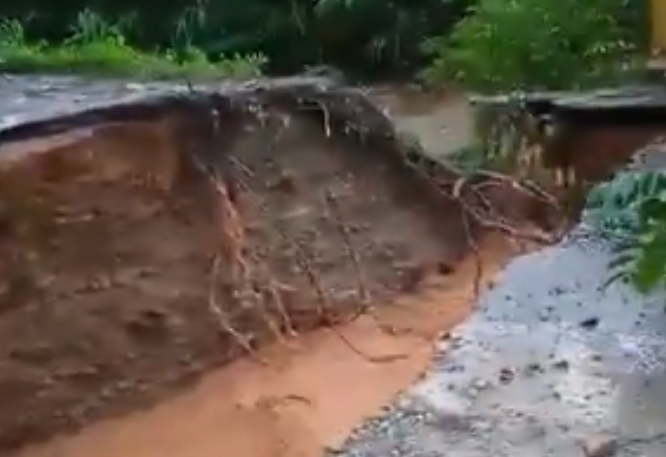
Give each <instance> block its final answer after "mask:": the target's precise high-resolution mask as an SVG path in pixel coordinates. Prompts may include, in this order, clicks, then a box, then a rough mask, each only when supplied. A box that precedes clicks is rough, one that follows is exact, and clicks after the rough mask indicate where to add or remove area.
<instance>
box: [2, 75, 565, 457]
mask: <svg viewBox="0 0 666 457" xmlns="http://www.w3.org/2000/svg"><path fill="white" fill-rule="evenodd" d="M273 84H274V83H272V82H271V83H270V85H269V86H266V87H262V88H260V89H256V88H255V87H252V88H249V89H247V88H241V89H237V88H231V89H229V88H227V89H225V91H226V92H224V94H225V95H224V97H223V98H222V100H221V101H220V99H219V98H215V97H214V98H213V100H214V101H215V103H219V104H218V105H216V106H217V108H216V109H217V110H218V111H216V112H217V113H218V114H216V116H219V117H221V118H222V119H223V122H221V123H220V124H216V125H219V126H221V127H220V128H221V129H222V130H223V132H224V134H225V135H227V138H233V139H234V141H233V142H231V143H229V144H227V145H226V146H225V148H226V149H225V150H229V151H231V152H230V153H228V154H227V153H226V152H225V153H224V154H221V153H219V152H215V154H213V155H212V156H211V155H208V156H206V155H201V156H196V155H195V156H194V158H192V157H190V156H188V155H186V153H184V152H183V151H184V150H186V149H187V150H189V149H190V148H194V147H200V146H202V144H203V146H202V147H204V148H210V146H211V144H213V143H211V142H210V141H208V140H209V137H208V136H206V135H210V132H209V131H208V130H206V129H205V128H203V127H205V121H206V119H205V118H200V117H197V116H199V115H200V111H199V110H198V107H199V104H198V103H199V102H197V101H195V102H190V101H186V102H184V103H181V101H178V100H177V101H175V102H174V101H173V99H171V98H160V99H157V101H156V102H155V101H151V102H150V103H145V104H143V105H141V106H142V107H141V108H140V109H137V108H136V106H134V105H132V106H130V107H129V108H126V107H123V108H120V109H118V110H116V111H114V114H113V115H111V114H109V113H107V112H106V111H104V109H102V111H100V112H95V113H94V115H93V116H92V117H91V116H90V115H85V116H83V117H77V116H78V115H77V114H76V113H80V112H87V111H89V110H90V108H95V107H104V106H107V105H109V104H113V103H116V102H118V100H119V99H122V100H124V101H127V100H130V101H132V100H141V99H144V98H146V97H147V96H153V95H155V96H157V97H159V96H161V94H163V93H164V92H165V91H169V90H172V88H170V87H167V86H163V85H159V84H154V85H139V84H127V83H121V82H95V83H92V82H84V81H81V80H78V79H75V78H69V79H61V78H8V79H6V80H3V81H2V82H0V94H1V95H2V96H3V99H4V100H6V103H5V104H3V106H2V108H0V109H1V110H2V111H0V124H1V125H2V127H3V128H5V130H4V131H3V132H0V137H2V138H3V139H5V140H6V141H5V142H4V143H3V144H0V194H2V196H3V197H2V201H0V222H2V224H0V229H1V231H0V249H1V250H2V257H0V259H2V260H0V272H2V275H3V276H2V277H3V278H5V280H4V282H3V284H2V288H0V294H1V295H0V404H2V405H3V406H2V408H1V409H0V449H2V455H11V456H13V457H19V456H21V457H31V456H33V457H38V456H43V457H47V456H54V457H55V456H59V457H78V456H81V457H83V456H90V455H95V456H97V457H106V456H109V457H111V456H114V457H115V456H117V455H131V456H133V457H149V456H155V457H157V456H160V457H164V456H170V455H173V456H179V457H195V456H196V457H205V456H218V455H220V453H223V454H224V455H227V454H228V455H239V456H253V457H274V456H275V457H277V456H285V457H297V456H303V457H308V456H318V455H321V454H322V452H324V450H325V449H327V448H335V447H337V446H340V445H341V444H342V443H343V442H344V440H345V439H346V437H347V436H348V435H349V433H350V432H351V431H352V430H353V428H354V427H355V426H356V425H357V424H358V423H359V422H360V421H361V420H362V419H364V418H366V417H368V416H370V415H374V414H376V413H377V412H378V411H379V410H380V409H381V408H382V407H383V406H385V405H387V404H388V403H389V402H390V401H391V400H392V398H394V397H395V395H396V394H398V393H399V392H400V391H402V390H404V389H406V388H407V387H409V386H410V385H411V384H412V383H414V382H415V381H416V380H417V378H418V377H419V376H420V375H421V374H422V373H423V372H424V371H425V370H426V369H427V367H428V366H429V364H430V361H431V358H432V355H433V351H434V343H435V341H436V340H437V338H438V337H439V336H441V335H443V334H447V332H449V330H450V329H451V328H452V327H453V326H455V325H456V324H457V323H459V322H460V321H462V320H463V319H464V318H465V317H466V316H467V315H468V314H469V312H470V311H471V306H472V304H473V302H474V297H475V295H476V292H477V290H476V289H477V288H478V287H482V286H483V284H485V283H486V282H487V281H489V280H490V278H492V276H493V275H494V273H495V272H497V271H499V269H501V268H502V266H503V265H504V263H505V262H506V261H508V259H509V258H511V257H512V256H515V255H516V254H517V249H518V248H517V247H516V244H515V243H508V242H507V241H506V240H503V239H501V238H499V237H493V236H489V235H486V234H484V231H483V230H482V229H481V227H480V226H477V225H475V223H474V222H469V221H467V222H461V221H465V220H466V219H461V214H462V213H461V211H463V208H462V207H461V206H460V204H459V203H458V201H457V200H451V199H449V198H448V197H446V194H447V192H449V191H451V189H452V188H455V192H457V193H458V194H460V193H461V192H464V189H463V190H461V185H462V184H465V183H464V182H463V183H462V184H461V182H460V181H459V180H458V177H456V176H455V175H452V174H451V173H450V172H449V171H448V170H447V169H446V168H440V167H441V166H440V165H438V164H437V163H436V162H433V161H432V160H430V159H425V158H424V159H419V158H418V157H417V161H420V162H419V163H418V165H417V166H415V165H413V164H412V165H409V166H406V165H405V164H404V163H403V162H402V156H401V158H400V161H397V160H394V158H392V157H393V155H392V154H393V152H392V151H397V152H399V153H401V154H402V153H403V152H404V151H403V149H402V148H403V146H402V145H401V143H400V142H399V141H396V140H394V139H393V138H392V137H391V135H388V136H386V135H385V134H384V133H382V132H383V131H382V129H386V128H387V127H386V126H387V125H390V124H387V123H386V120H385V118H383V115H381V114H379V111H376V109H375V108H374V107H373V106H371V105H368V104H367V103H366V101H365V100H366V99H365V98H363V97H360V96H357V95H354V94H351V95H350V94H349V93H347V92H345V91H343V90H338V89H336V88H332V89H331V88H324V89H321V88H320V87H319V83H317V84H315V85H312V84H310V83H307V84H303V83H302V82H300V81H298V82H296V83H294V82H293V81H287V82H285V83H279V84H278V85H277V88H275V87H276V86H273ZM296 86H297V87H296ZM294 87H296V88H294ZM294 93H296V94H297V95H293V94H294ZM303 93H305V94H306V95H302V94H303ZM369 93H370V100H372V101H373V102H374V103H375V104H376V105H377V106H379V107H381V108H382V109H384V110H385V111H389V112H390V113H391V114H392V115H393V121H394V122H395V123H396V124H397V127H398V129H399V130H406V131H409V132H410V133H411V134H413V135H415V136H416V137H417V138H419V139H420V141H421V143H422V144H424V145H425V150H426V151H429V152H430V153H432V154H434V155H440V154H441V155H446V154H447V153H451V152H453V151H455V150H458V149H459V148H460V147H462V146H464V145H465V144H466V142H467V141H468V139H469V124H470V121H469V113H468V110H467V107H466V105H465V102H464V101H463V100H462V99H460V98H459V97H451V96H447V97H434V96H432V97H430V98H428V97H427V96H425V95H423V94H418V93H415V92H414V91H412V90H407V89H404V88H373V89H371V90H370V91H369ZM248 94H249V95H248ZM303 99H306V101H310V102H313V103H309V104H308V103H302V101H303ZM179 100H180V99H179ZM239 100H240V101H241V103H235V102H238V101H239ZM257 100H259V102H257ZM230 102H234V103H230ZM255 103H256V106H260V107H262V109H266V108H265V106H264V105H266V106H269V108H270V109H266V111H267V112H268V116H267V117H264V118H262V123H261V124H260V126H259V127H261V128H259V129H256V128H250V129H249V130H248V129H244V128H240V129H239V128H238V124H239V122H238V119H239V116H241V117H242V116H244V115H245V114H244V113H245V111H243V110H241V111H243V113H242V114H240V115H239V114H238V112H237V111H236V110H237V108H236V105H237V104H240V105H244V106H245V105H248V104H249V105H253V104H255ZM262 103H263V104H264V105H262ZM313 104H314V105H316V107H321V106H324V107H325V109H321V111H320V112H319V114H321V115H322V116H323V117H322V116H320V117H316V116H315V118H314V119H315V121H316V122H315V123H314V124H313V123H312V119H311V117H310V114H309V113H310V111H311V110H312V106H313ZM156 106H157V107H158V111H159V112H160V113H161V112H163V111H164V112H166V113H167V115H164V116H154V115H153V114H152V113H155V112H156V108H155V107H156ZM253 106H254V105H253ZM350 107H351V108H350ZM225 110H226V111H225ZM308 110H310V111H308ZM363 110H365V114H363V113H361V114H358V113H359V112H361V111H363ZM248 111H251V112H253V113H254V111H252V110H248ZM255 111H256V110H255ZM301 111H303V112H305V113H306V114H305V115H304V116H303V118H302V119H301V118H297V116H290V117H285V113H287V114H293V113H300V112H301ZM72 113H74V117H70V118H65V117H63V116H64V115H66V114H72ZM118 113H121V116H120V117H121V118H122V120H118V119H119V117H118ZM127 113H129V114H130V117H129V118H126V114H127ZM146 113H148V114H146ZM340 113H342V114H340ZM350 113H351V114H350ZM329 116H330V117H331V118H336V116H338V117H339V118H341V119H342V121H344V122H342V124H341V125H342V127H343V128H342V130H343V131H345V132H347V130H348V129H349V128H350V126H351V128H352V129H354V128H355V129H356V130H357V131H362V132H364V135H366V136H364V137H363V138H362V139H363V141H361V142H358V144H354V143H353V142H350V140H349V138H347V137H344V138H337V137H336V133H335V132H334V133H333V134H332V135H331V132H330V131H329V127H330V126H329V124H328V120H329V119H328V117H329ZM345 116H346V117H345ZM91 118H93V119H94V122H93V123H91V122H90V121H89V120H90V119H91ZM147 118H149V119H148V120H147ZM266 118H268V123H265V122H264V121H266ZM44 119H46V120H48V119H53V121H51V120H48V122H47V123H46V124H40V125H39V126H36V127H34V130H31V129H33V127H30V128H28V129H23V130H21V129H18V130H16V129H15V130H11V128H12V127H16V126H21V125H25V123H26V122H31V121H35V120H44ZM61 119H66V120H61ZM285 119H286V121H285ZM337 120H340V119H337ZM272 121H276V122H277V123H273V124H271V122H272ZM322 121H324V122H323V124H322ZM243 122H244V121H243ZM243 122H240V124H243ZM35 125H37V124H35ZM63 125H65V127H63ZM276 125H277V127H279V128H276V127H275V126H276ZM331 125H334V127H333V128H334V129H335V128H338V127H339V125H338V127H335V125H337V124H334V123H331ZM285 126H288V127H289V128H285ZM322 126H323V127H324V129H323V132H322V128H321V127H322ZM241 127H244V124H243V125H242V126H241ZM216 128H217V127H216ZM7 129H10V130H7ZM271 129H272V130H271ZM345 129H346V130H345ZM377 131H379V132H380V133H382V134H381V135H379V139H378V140H377V138H375V139H374V140H372V141H375V142H372V141H370V140H368V143H367V144H366V143H365V141H366V139H367V138H370V137H372V136H373V135H374V134H375V133H376V132H377ZM6 132H11V133H9V134H6ZM17 132H18V133H17ZM31 132H32V133H31ZM216 132H217V130H216ZM238 132H242V134H240V135H238V136H235V135H236V134H237V133H238ZM248 132H249V133H248ZM368 132H369V133H368ZM3 134H6V135H5V136H2V135H3ZM202 138H204V139H206V141H208V142H206V141H203V140H202V141H199V142H198V143H197V142H196V141H194V143H196V144H194V143H192V142H191V141H190V140H192V139H194V140H197V141H198V140H201V139H202ZM214 139H218V137H214ZM213 145H214V146H216V147H219V144H217V143H214V144H213ZM266 145H270V147H267V146H266ZM276 151H277V152H276ZM360 151H363V153H362V154H358V153H359V152H360ZM420 151H421V152H423V151H424V150H423V149H420ZM278 153H279V154H278ZM211 157H212V158H213V159H215V160H225V161H228V162H225V163H226V164H233V165H234V166H235V167H236V168H234V173H237V176H243V180H239V182H236V181H234V179H235V178H234V179H232V177H230V176H231V175H223V176H222V177H217V178H216V179H212V180H208V178H209V177H210V176H212V175H209V174H207V173H208V171H207V170H208V168H206V167H203V166H202V167H200V165H201V162H200V159H202V158H206V160H208V159H210V158H211ZM396 157H397V156H396ZM412 159H413V157H412ZM204 165H207V166H208V165H210V163H209V164H204ZM218 166H219V168H216V169H217V170H223V169H225V168H224V164H222V165H220V163H219V162H215V167H218ZM419 167H420V168H419ZM213 168H214V167H213ZM202 170H204V171H202ZM422 170H426V171H427V173H425V174H421V171H422ZM215 176H217V175H215ZM235 176H236V175H235ZM424 183H428V185H423V184H424ZM479 183H480V184H484V182H481V181H479ZM232 184H233V185H232ZM236 184H238V186H236ZM433 184H434V185H435V187H436V189H437V192H436V193H433ZM485 184H487V183H485ZM490 184H492V185H491V186H486V187H485V188H489V189H491V191H490V193H489V194H485V193H484V194H483V201H489V202H491V204H493V208H499V211H502V212H504V213H506V214H507V215H508V216H510V218H511V220H515V221H516V223H517V224H518V225H519V226H521V227H523V226H528V225H529V226H530V227H531V228H533V229H534V232H535V233H542V232H543V231H544V230H546V229H548V228H552V214H550V208H549V209H548V211H545V210H543V208H542V207H541V203H537V201H536V200H534V199H533V198H531V197H530V196H528V195H526V194H524V193H522V192H519V191H518V190H516V188H515V187H514V186H512V185H507V183H504V182H499V183H496V182H492V183H490ZM485 188H484V189H485ZM475 192H476V190H475ZM484 192H485V190H484ZM440 194H442V195H444V196H442V195H440ZM475 195H477V194H476V193H473V195H472V196H473V197H474V196H475ZM459 197H460V195H457V197H456V198H459ZM474 198H476V197H474ZM461 201H462V200H461ZM477 203H478V202H477ZM544 211H545V212H544ZM537 213H538V214H537ZM545 219H547V221H546V220H545ZM313 233H315V234H316V235H317V236H314V235H313ZM220 240H223V242H222V243H221V241H220ZM239 240H242V241H243V243H241V245H240V247H239V246H238V244H237V243H236V242H238V241H239ZM231 241H234V243H231ZM470 243H471V244H470ZM470 246H473V248H474V249H473V250H472V251H475V250H478V251H479V254H478V255H472V252H471V251H470ZM522 248H525V246H523V247H522ZM216 252H220V253H219V254H216ZM480 267H481V268H480ZM218 270H219V271H221V273H219V275H220V276H219V278H218V276H217V274H218ZM213 273H215V275H213ZM220 278H221V279H220ZM218 279H220V281H221V282H220V283H219V284H218V283H217V280H218ZM211 284H212V285H211ZM247 284H249V285H250V286H251V287H250V286H247ZM241 285H242V286H243V287H241ZM246 286H247V287H249V288H245V287H246ZM220 297H221V298H220ZM258 310H261V313H259V312H258ZM359 310H361V311H363V313H362V314H361V315H360V316H358V314H359V313H358V311H359ZM350 315H353V316H352V317H353V318H349V316H350Z"/></svg>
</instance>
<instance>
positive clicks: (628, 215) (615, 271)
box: [585, 171, 666, 293]
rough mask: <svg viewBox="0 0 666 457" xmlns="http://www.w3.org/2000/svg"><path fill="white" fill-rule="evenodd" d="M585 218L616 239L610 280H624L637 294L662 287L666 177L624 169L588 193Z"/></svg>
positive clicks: (665, 273) (665, 282)
mask: <svg viewBox="0 0 666 457" xmlns="http://www.w3.org/2000/svg"><path fill="white" fill-rule="evenodd" d="M585 217H586V219H587V220H588V222H590V223H591V224H592V225H593V226H594V227H595V228H597V229H598V230H600V231H601V232H602V233H605V234H607V235H609V236H610V237H612V238H614V239H615V240H617V241H618V243H617V247H616V248H615V259H614V260H613V262H612V263H611V265H610V267H611V277H610V278H609V280H608V282H609V283H610V282H614V281H617V280H627V281H629V282H630V283H631V284H633V285H634V286H635V287H636V288H637V289H638V290H639V291H641V292H645V293H646V292H649V291H651V290H653V289H655V288H657V287H659V286H664V285H666V175H665V174H664V173H663V172H659V171H627V172H623V173H620V174H618V176H617V177H616V178H615V179H613V180H612V181H610V182H607V183H602V184H599V185H597V186H596V187H595V188H593V189H592V191H591V192H590V194H589V195H588V200H587V210H586V213H585Z"/></svg>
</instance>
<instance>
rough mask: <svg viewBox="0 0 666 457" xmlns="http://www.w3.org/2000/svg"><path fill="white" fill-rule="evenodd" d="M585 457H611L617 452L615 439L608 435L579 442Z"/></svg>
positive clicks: (596, 436)
mask: <svg viewBox="0 0 666 457" xmlns="http://www.w3.org/2000/svg"><path fill="white" fill-rule="evenodd" d="M580 446H581V448H582V449H583V453H584V454H585V457H613V456H614V455H615V453H616V452H617V448H618V443H617V439H616V438H615V437H613V436H610V435H593V436H588V437H586V438H584V439H582V440H581V442H580Z"/></svg>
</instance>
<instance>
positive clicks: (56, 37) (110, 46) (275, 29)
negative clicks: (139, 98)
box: [0, 0, 474, 77]
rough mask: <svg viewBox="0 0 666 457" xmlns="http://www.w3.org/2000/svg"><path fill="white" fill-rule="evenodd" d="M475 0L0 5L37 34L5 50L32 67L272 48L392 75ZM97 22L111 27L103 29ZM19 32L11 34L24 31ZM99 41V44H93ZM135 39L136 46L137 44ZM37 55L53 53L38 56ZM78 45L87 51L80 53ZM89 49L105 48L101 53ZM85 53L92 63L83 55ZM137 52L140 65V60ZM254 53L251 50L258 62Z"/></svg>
mask: <svg viewBox="0 0 666 457" xmlns="http://www.w3.org/2000/svg"><path fill="white" fill-rule="evenodd" d="M471 1H474V0H410V1H407V0H314V1H313V0H224V1H221V0H176V1H172V2H162V3H156V2H154V1H143V2H142V1H132V2H129V1H125V0H113V1H112V0H96V1H90V0H86V1H84V0H68V1H67V2H60V3H58V4H55V3H53V2H46V0H21V1H19V0H7V1H4V2H2V4H0V17H5V18H12V19H15V20H16V21H10V22H11V24H12V27H10V28H11V29H13V28H14V23H20V24H21V25H22V26H21V30H20V31H21V33H20V38H21V41H22V46H23V47H25V43H30V46H28V48H29V49H30V51H32V52H26V51H25V50H24V49H21V50H20V51H16V50H15V47H16V46H14V45H15V43H12V49H11V50H10V51H9V52H8V51H7V50H5V51H4V52H3V54H4V55H5V56H9V57H11V60H15V61H16V62H17V64H16V65H15V66H16V67H20V68H22V67H23V63H24V62H25V61H28V62H29V63H30V65H28V67H29V68H30V67H42V66H43V64H44V63H45V62H44V61H47V63H48V62H61V63H58V64H54V65H56V66H57V67H58V68H62V67H63V66H64V64H63V63H62V62H63V61H64V62H66V63H67V64H69V62H70V61H72V60H75V61H76V62H78V64H77V66H78V68H83V69H88V68H90V67H91V66H92V67H97V63H99V60H100V59H102V57H100V54H101V55H109V58H108V59H104V61H105V62H106V61H107V60H109V61H112V62H113V64H112V65H111V66H112V67H113V68H118V67H119V66H120V65H119V62H118V61H122V62H126V61H130V62H133V63H132V64H131V67H132V68H133V69H135V68H137V67H140V68H143V67H149V68H154V67H157V68H158V69H159V70H160V71H157V73H158V74H160V73H162V72H163V71H164V70H163V69H164V67H168V68H170V69H173V68H174V66H173V65H172V64H171V63H170V62H173V61H174V60H175V61H178V62H179V63H180V61H181V60H183V61H185V62H184V63H185V64H186V65H183V66H187V67H190V66H195V67H197V68H199V67H202V66H203V67H210V66H209V65H206V62H209V63H213V64H215V66H216V65H217V63H218V62H225V61H228V60H230V59H229V56H247V55H254V56H263V57H265V64H266V65H265V70H266V72H268V73H271V74H275V73H293V72H297V71H300V70H302V69H303V68H304V67H306V66H309V65H320V64H328V65H334V66H337V67H339V68H342V69H344V70H345V71H346V72H348V73H355V74H356V75H358V76H367V77H378V76H384V77H386V76H387V75H391V76H396V75H401V76H406V75H409V74H412V73H413V72H414V69H415V68H416V67H417V66H420V65H421V64H422V63H423V52H422V50H421V42H422V41H423V40H424V39H426V38H427V37H429V36H432V35H433V34H435V33H446V31H447V30H448V29H449V28H450V26H451V25H453V24H454V23H455V22H456V21H457V20H458V19H459V18H460V16H461V14H462V13H463V12H464V10H465V7H466V5H467V4H468V3H469V2H471ZM81 11H84V13H81ZM90 11H94V12H95V13H90ZM102 17H103V18H105V20H101V18H102ZM82 20H83V21H82ZM72 23H74V24H75V27H74V28H75V30H73V29H72V26H71V24H72ZM97 24H104V25H105V26H106V27H103V28H102V31H103V32H104V33H103V34H101V35H102V36H101V37H100V36H99V35H100V34H99V33H98V32H99V31H100V29H99V28H98V27H97ZM82 25H85V26H84V27H81V26H82ZM90 25H95V27H89V26H90ZM82 30H85V31H86V32H90V31H92V32H94V34H93V37H92V38H94V39H91V36H90V34H89V33H85V35H86V38H85V41H84V42H85V43H86V46H82V43H81V40H80V39H79V40H75V41H74V42H72V37H73V36H74V37H76V36H77V35H79V32H81V31H82ZM109 32H112V33H109ZM13 33H14V31H12V34H13ZM12 34H10V37H11V38H12V39H14V38H16V37H15V36H12ZM121 37H122V39H120V38H121ZM101 38H103V39H101ZM13 41H14V42H15V41H16V40H13ZM91 42H92V43H94V44H95V46H94V48H95V49H94V50H90V48H91V47H92V46H91V44H90V43H91ZM37 43H48V46H47V45H42V44H37ZM130 47H131V48H132V49H133V50H134V51H133V52H129V49H128V48H130ZM5 48H6V46H5ZM61 48H65V51H62V50H61ZM35 50H37V51H38V52H35ZM99 50H101V51H102V52H97V51H99ZM193 50H195V51H193ZM93 51H94V52H93ZM155 53H157V54H159V55H160V56H161V57H160V59H159V60H160V62H156V61H155V59H150V58H148V54H151V55H152V54H155ZM16 54H19V57H20V58H18V57H16ZM26 54H27V55H29V57H27V58H26V57H25V55H26ZM34 54H40V55H48V58H47V57H43V58H41V57H40V58H35V57H34ZM72 54H77V55H79V56H78V57H76V58H73V57H72ZM91 54H97V61H96V62H95V59H94V58H93V57H94V56H92V55H91ZM83 55H86V56H88V57H86V58H84V57H82V56H83ZM137 55H140V57H137ZM204 56H205V58H204ZM222 56H224V57H222ZM5 60H6V61H9V60H10V59H9V58H7V57H5ZM35 60H37V61H38V62H39V65H35V64H34V61H35ZM84 60H85V61H91V60H92V61H93V62H94V63H93V64H92V65H90V64H82V63H81V62H82V61H84ZM137 60H141V61H142V62H141V64H136V61H137ZM239 60H243V61H245V59H240V58H238V57H235V58H233V59H231V61H232V63H231V64H229V65H232V66H233V67H234V68H236V67H237V66H239V64H240V62H239ZM255 60H256V58H253V59H251V61H252V64H251V65H250V66H254V65H255ZM165 62H168V63H165ZM18 63H20V64H21V65H18ZM143 63H146V65H145V66H144V65H143ZM241 66H242V65H241ZM167 73H171V70H169V71H168V72H167ZM176 73H177V72H176Z"/></svg>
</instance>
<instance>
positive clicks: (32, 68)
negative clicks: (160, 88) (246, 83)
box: [0, 10, 266, 79]
mask: <svg viewBox="0 0 666 457" xmlns="http://www.w3.org/2000/svg"><path fill="white" fill-rule="evenodd" d="M125 27H126V24H125V25H123V23H122V22H121V21H119V22H118V23H111V22H109V21H107V20H105V19H104V18H103V17H101V16H100V15H98V14H97V13H94V12H92V11H90V10H85V11H83V12H81V13H79V14H78V16H77V17H76V20H75V22H74V24H73V25H72V27H71V32H70V36H69V38H67V39H66V40H65V41H63V42H62V43H58V44H57V45H54V44H49V43H45V42H34V41H31V40H30V39H29V38H28V37H27V36H26V33H25V29H24V27H23V24H22V23H21V22H20V21H18V20H15V19H4V20H2V21H1V22H0V71H4V72H9V73H52V74H53V73H74V74H85V75H90V76H106V77H109V76H117V77H132V78H138V79H146V78H152V79H175V78H196V79H213V78H230V79H246V78H253V77H257V76H260V75H261V73H262V68H263V66H264V65H265V64H266V59H265V58H264V57H263V56H261V55H249V56H241V55H226V56H220V58H219V59H216V60H211V59H209V57H208V56H207V55H206V54H205V53H204V52H202V51H201V50H199V49H198V48H195V47H193V46H188V45H184V46H181V47H179V48H177V49H168V50H166V51H163V52H156V53H150V52H146V51H142V50H139V49H137V48H135V47H133V46H132V45H130V44H129V43H128V42H127V40H126V38H125V34H124V32H125V30H124V28H125Z"/></svg>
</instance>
